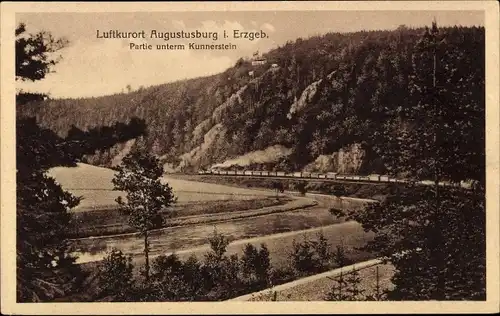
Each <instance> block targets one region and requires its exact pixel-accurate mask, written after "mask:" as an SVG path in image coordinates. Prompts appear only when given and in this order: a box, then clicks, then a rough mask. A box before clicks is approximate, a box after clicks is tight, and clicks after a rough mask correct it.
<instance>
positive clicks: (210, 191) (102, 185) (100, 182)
mask: <svg viewBox="0 0 500 316" xmlns="http://www.w3.org/2000/svg"><path fill="white" fill-rule="evenodd" d="M114 173H115V171H114V170H112V169H108V168H101V167H96V166H91V165H88V164H82V163H79V164H78V166H77V167H73V168H71V167H56V168H52V169H50V170H49V172H48V174H49V175H50V176H52V177H53V178H54V179H55V180H56V181H57V182H58V183H59V184H60V185H61V186H62V187H63V188H64V189H65V190H67V191H69V192H71V193H73V194H74V195H76V196H82V197H83V200H82V201H81V203H80V205H78V206H77V207H75V209H74V211H88V210H103V209H111V208H115V207H116V205H117V204H116V202H115V199H116V198H117V197H118V196H120V195H121V196H125V194H124V193H123V192H120V191H113V184H112V182H111V180H112V179H113V176H114ZM163 182H168V184H169V185H170V186H171V187H172V189H173V190H174V194H175V195H176V196H177V198H178V200H177V202H178V203H179V204H182V203H188V202H194V201H220V200H229V201H231V200H252V199H256V198H263V197H270V196H273V192H271V191H269V190H254V189H245V188H236V187H232V186H226V185H220V184H202V183H200V182H194V181H187V180H182V179H173V178H169V177H164V178H163Z"/></svg>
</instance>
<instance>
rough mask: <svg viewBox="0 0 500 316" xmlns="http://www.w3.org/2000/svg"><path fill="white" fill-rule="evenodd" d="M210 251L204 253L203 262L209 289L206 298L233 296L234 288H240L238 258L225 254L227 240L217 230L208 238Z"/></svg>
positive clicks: (217, 298)
mask: <svg viewBox="0 0 500 316" xmlns="http://www.w3.org/2000/svg"><path fill="white" fill-rule="evenodd" d="M209 243H210V248H211V251H210V252H208V253H207V254H205V260H204V262H203V265H204V267H203V268H204V269H205V271H206V275H205V276H206V284H207V287H208V289H209V293H208V294H207V299H209V300H221V299H227V298H229V297H232V296H234V294H235V289H240V290H241V279H240V277H239V259H238V256H237V255H232V256H231V257H227V256H226V255H225V253H226V248H227V246H228V245H229V240H228V239H227V238H226V237H225V236H224V235H222V234H219V233H218V232H217V230H214V234H213V236H212V237H210V239H209Z"/></svg>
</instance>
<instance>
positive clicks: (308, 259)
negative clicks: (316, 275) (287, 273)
mask: <svg viewBox="0 0 500 316" xmlns="http://www.w3.org/2000/svg"><path fill="white" fill-rule="evenodd" d="M290 256H291V259H292V263H293V267H294V268H295V270H297V271H298V272H312V271H316V269H317V266H318V263H317V259H316V256H315V251H314V248H313V245H312V243H311V242H310V241H309V240H307V239H306V236H304V241H303V242H296V240H295V239H294V240H293V244H292V253H291V254H290Z"/></svg>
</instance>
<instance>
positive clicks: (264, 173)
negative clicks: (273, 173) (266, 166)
mask: <svg viewBox="0 0 500 316" xmlns="http://www.w3.org/2000/svg"><path fill="white" fill-rule="evenodd" d="M261 174H262V175H263V176H266V177H267V176H269V171H261Z"/></svg>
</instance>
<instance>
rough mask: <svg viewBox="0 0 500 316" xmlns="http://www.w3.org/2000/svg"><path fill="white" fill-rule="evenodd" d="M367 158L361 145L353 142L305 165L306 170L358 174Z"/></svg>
mask: <svg viewBox="0 0 500 316" xmlns="http://www.w3.org/2000/svg"><path fill="white" fill-rule="evenodd" d="M366 158H367V157H366V152H365V151H364V150H363V149H362V148H361V145H360V144H352V145H350V146H347V147H344V148H342V149H340V150H339V151H337V152H334V153H332V154H330V155H321V156H319V157H318V158H316V160H315V161H314V162H312V163H310V164H308V165H307V166H306V167H304V171H317V172H337V173H345V174H356V173H359V172H360V170H362V169H363V167H364V164H365V163H366V160H367V159H366Z"/></svg>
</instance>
